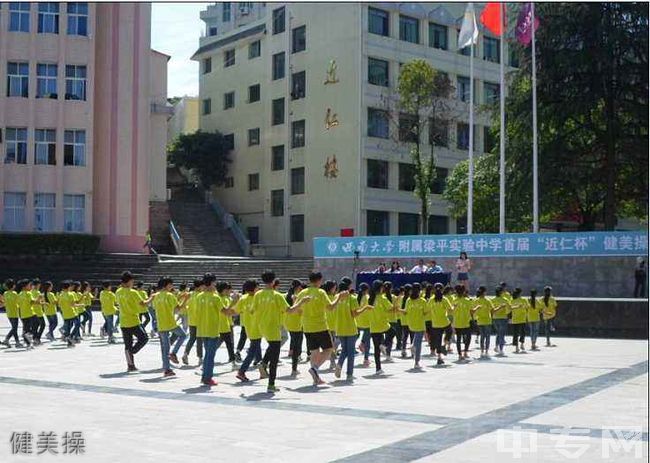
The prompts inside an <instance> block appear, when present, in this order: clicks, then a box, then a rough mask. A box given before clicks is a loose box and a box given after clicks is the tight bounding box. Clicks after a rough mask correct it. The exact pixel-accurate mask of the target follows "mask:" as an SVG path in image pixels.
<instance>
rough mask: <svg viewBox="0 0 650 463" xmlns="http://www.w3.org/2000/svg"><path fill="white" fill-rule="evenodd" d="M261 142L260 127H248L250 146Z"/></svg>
mask: <svg viewBox="0 0 650 463" xmlns="http://www.w3.org/2000/svg"><path fill="white" fill-rule="evenodd" d="M259 144H260V129H259V127H257V128H255V129H248V146H255V145H259Z"/></svg>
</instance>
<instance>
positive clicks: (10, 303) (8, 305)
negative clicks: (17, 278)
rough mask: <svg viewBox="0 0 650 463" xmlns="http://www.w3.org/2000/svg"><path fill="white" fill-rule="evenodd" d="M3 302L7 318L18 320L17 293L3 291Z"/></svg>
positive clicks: (11, 290)
mask: <svg viewBox="0 0 650 463" xmlns="http://www.w3.org/2000/svg"><path fill="white" fill-rule="evenodd" d="M2 297H3V298H4V300H5V309H6V311H7V317H8V318H18V316H19V308H18V293H17V292H16V291H14V290H13V289H10V290H9V291H5V293H4V294H3V295H2Z"/></svg>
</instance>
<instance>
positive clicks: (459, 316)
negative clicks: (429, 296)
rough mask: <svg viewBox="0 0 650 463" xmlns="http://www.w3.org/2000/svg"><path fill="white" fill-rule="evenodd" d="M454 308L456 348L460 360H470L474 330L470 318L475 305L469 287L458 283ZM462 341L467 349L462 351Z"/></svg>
mask: <svg viewBox="0 0 650 463" xmlns="http://www.w3.org/2000/svg"><path fill="white" fill-rule="evenodd" d="M452 306H453V308H454V320H453V322H452V326H453V327H454V330H455V331H456V350H457V352H458V360H459V361H467V360H469V355H468V351H469V345H470V343H471V341H472V331H471V328H470V320H471V319H472V310H473V309H474V307H475V304H474V301H472V300H470V299H469V298H468V297H467V289H466V288H465V287H464V286H462V285H458V286H457V287H456V300H455V301H454V302H453V304H452ZM461 342H462V343H463V344H464V346H465V349H464V350H462V351H461Z"/></svg>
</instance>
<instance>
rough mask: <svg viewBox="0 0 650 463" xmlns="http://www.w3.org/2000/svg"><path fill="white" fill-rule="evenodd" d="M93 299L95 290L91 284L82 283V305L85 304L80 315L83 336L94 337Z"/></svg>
mask: <svg viewBox="0 0 650 463" xmlns="http://www.w3.org/2000/svg"><path fill="white" fill-rule="evenodd" d="M93 299H94V297H93V288H92V286H90V283H88V282H87V281H84V282H83V283H81V303H82V304H83V311H82V312H81V314H80V315H81V320H80V321H81V333H82V334H83V335H86V334H87V335H88V336H92V335H93V333H92V331H93V311H92V310H91V306H92V304H93ZM86 328H87V329H86Z"/></svg>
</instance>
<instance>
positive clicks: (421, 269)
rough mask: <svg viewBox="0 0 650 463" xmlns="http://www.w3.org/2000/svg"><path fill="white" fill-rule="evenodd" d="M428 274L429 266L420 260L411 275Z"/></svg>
mask: <svg viewBox="0 0 650 463" xmlns="http://www.w3.org/2000/svg"><path fill="white" fill-rule="evenodd" d="M426 272H427V266H426V265H424V260H423V259H420V260H419V261H418V264H417V265H416V266H414V267H413V268H412V269H411V271H410V272H409V273H426Z"/></svg>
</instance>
